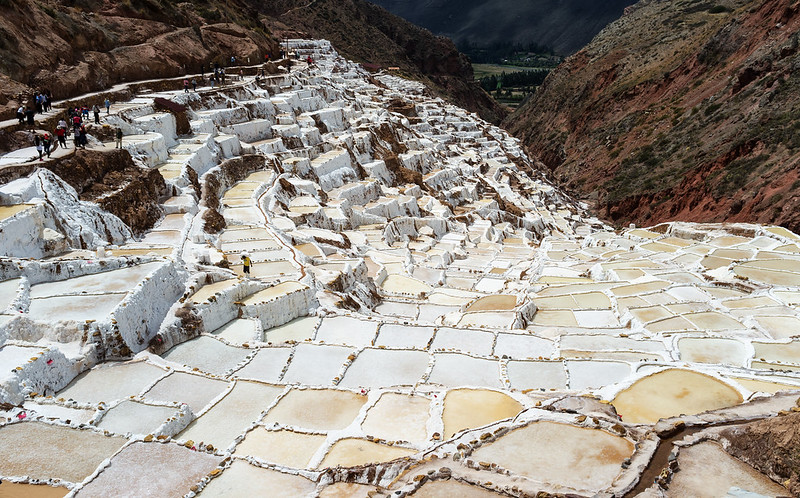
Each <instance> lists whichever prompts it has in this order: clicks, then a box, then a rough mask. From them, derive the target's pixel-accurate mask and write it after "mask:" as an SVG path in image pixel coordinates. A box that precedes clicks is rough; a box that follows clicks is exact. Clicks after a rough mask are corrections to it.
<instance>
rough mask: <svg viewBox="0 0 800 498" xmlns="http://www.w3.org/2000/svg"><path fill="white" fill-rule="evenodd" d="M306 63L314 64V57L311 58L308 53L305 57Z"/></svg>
mask: <svg viewBox="0 0 800 498" xmlns="http://www.w3.org/2000/svg"><path fill="white" fill-rule="evenodd" d="M306 63H308V65H309V66H312V65H313V64H314V59H312V58H311V56H310V55H309V56H308V57H306Z"/></svg>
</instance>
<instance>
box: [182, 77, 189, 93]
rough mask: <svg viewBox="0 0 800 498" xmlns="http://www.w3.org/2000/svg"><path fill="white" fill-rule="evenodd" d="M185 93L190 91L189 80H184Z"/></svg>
mask: <svg viewBox="0 0 800 498" xmlns="http://www.w3.org/2000/svg"><path fill="white" fill-rule="evenodd" d="M183 93H189V80H187V79H184V80H183Z"/></svg>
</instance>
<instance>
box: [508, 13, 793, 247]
mask: <svg viewBox="0 0 800 498" xmlns="http://www.w3.org/2000/svg"><path fill="white" fill-rule="evenodd" d="M799 12H800V3H798V2H796V1H792V0H756V1H752V0H750V1H748V0H718V1H697V0H677V1H672V2H661V1H655V0H645V1H642V2H640V3H639V4H637V5H636V6H635V7H632V8H630V9H629V11H628V13H627V15H625V16H624V17H623V18H621V19H620V20H618V21H617V22H614V23H612V24H611V25H610V26H609V27H608V28H606V29H605V30H603V31H602V32H601V33H600V34H599V35H598V36H597V37H596V38H595V39H594V40H593V41H592V42H591V43H590V44H589V45H588V46H587V47H586V48H584V49H583V50H581V51H580V52H578V53H576V54H575V55H573V56H572V57H570V58H568V59H567V60H566V61H565V63H564V64H562V65H561V66H560V67H558V68H557V69H556V70H554V71H553V72H551V74H550V75H549V76H548V78H547V79H546V80H545V82H544V84H543V86H542V87H540V89H539V90H538V91H537V92H536V93H535V95H534V96H533V97H532V98H531V99H530V100H529V101H528V102H526V103H525V105H523V106H522V107H521V108H520V109H519V110H518V111H517V112H516V113H515V114H514V115H512V116H511V117H509V118H508V119H507V121H506V125H507V126H508V128H509V129H510V130H511V131H512V132H513V133H515V134H516V135H517V136H519V137H520V138H522V139H523V140H524V142H525V143H526V145H527V146H528V149H529V151H530V152H531V153H532V154H533V155H534V156H535V157H537V158H539V159H540V160H541V161H542V162H543V163H544V164H545V165H546V166H547V167H548V168H549V169H550V170H552V173H553V174H554V176H555V177H556V178H557V179H558V180H560V181H561V182H562V183H564V184H565V185H567V186H569V187H570V188H572V189H574V190H575V191H576V192H577V193H579V194H581V195H582V196H584V197H585V198H586V199H589V200H591V201H592V202H593V203H594V205H595V206H596V207H597V208H598V210H599V214H600V215H601V216H606V217H608V218H610V219H611V220H613V221H616V222H617V223H620V224H627V223H629V222H636V223H640V224H652V223H656V222H661V221H665V220H677V219H680V220H687V221H754V222H760V223H779V224H782V225H785V226H787V227H789V228H791V229H793V230H795V231H796V230H798V229H800V210H798V203H800V177H799V176H798V168H797V164H798V159H800V134H799V133H798V132H800V72H798V69H800V54H798V30H799V29H800V15H798V13H799Z"/></svg>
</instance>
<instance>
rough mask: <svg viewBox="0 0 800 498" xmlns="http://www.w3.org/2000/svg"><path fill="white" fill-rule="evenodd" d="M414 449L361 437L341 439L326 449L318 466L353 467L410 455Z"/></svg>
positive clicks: (322, 467)
mask: <svg viewBox="0 0 800 498" xmlns="http://www.w3.org/2000/svg"><path fill="white" fill-rule="evenodd" d="M414 453H416V451H414V450H410V449H408V448H401V447H399V446H389V445H386V444H378V443H373V442H372V441H365V440H363V439H342V440H340V441H337V442H336V444H334V445H333V447H332V448H331V449H330V451H328V454H327V455H325V458H324V459H323V460H322V463H321V464H320V465H319V468H321V469H324V468H326V467H336V466H340V467H355V466H356V465H364V464H369V463H380V462H388V461H391V460H395V459H397V458H402V457H405V456H411V455H413V454H414Z"/></svg>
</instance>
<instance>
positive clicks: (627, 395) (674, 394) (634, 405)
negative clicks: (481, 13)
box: [613, 369, 742, 424]
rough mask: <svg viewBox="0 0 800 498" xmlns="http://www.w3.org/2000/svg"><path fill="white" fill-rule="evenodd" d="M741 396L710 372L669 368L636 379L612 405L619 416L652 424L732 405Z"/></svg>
mask: <svg viewBox="0 0 800 498" xmlns="http://www.w3.org/2000/svg"><path fill="white" fill-rule="evenodd" d="M741 402H742V395H741V394H739V392H738V391H737V390H736V389H734V388H733V387H731V386H729V385H728V384H725V383H724V382H722V381H720V380H717V379H715V378H714V377H711V376H709V375H705V374H702V373H698V372H692V371H689V370H678V369H669V370H664V371H662V372H658V373H655V374H652V375H649V376H647V377H644V378H642V379H639V380H638V381H636V382H635V383H634V384H633V385H632V386H631V387H629V388H627V389H625V390H624V391H622V392H621V393H619V394H617V397H616V398H614V401H613V404H614V407H615V408H616V409H617V412H618V413H619V414H620V415H621V416H622V419H623V420H624V421H626V422H629V423H634V424H641V423H644V424H653V423H655V422H658V420H659V419H661V418H668V417H673V416H676V415H680V414H686V415H693V414H695V413H701V412H704V411H707V410H716V409H719V408H725V407H728V406H734V405H737V404H739V403H741Z"/></svg>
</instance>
